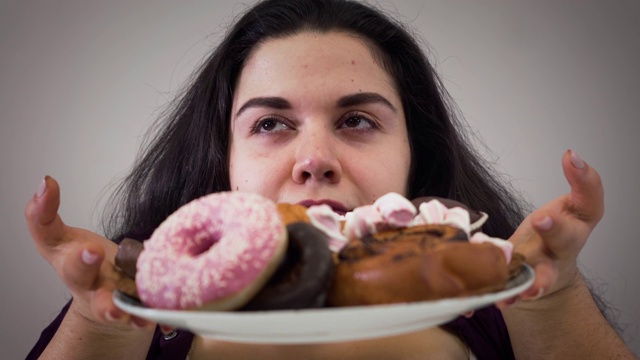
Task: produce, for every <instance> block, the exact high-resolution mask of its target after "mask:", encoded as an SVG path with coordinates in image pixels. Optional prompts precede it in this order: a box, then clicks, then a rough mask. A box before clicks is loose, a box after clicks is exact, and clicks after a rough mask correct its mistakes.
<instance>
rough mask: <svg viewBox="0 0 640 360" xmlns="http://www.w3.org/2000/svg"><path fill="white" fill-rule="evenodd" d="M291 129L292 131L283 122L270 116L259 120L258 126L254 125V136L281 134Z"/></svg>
mask: <svg viewBox="0 0 640 360" xmlns="http://www.w3.org/2000/svg"><path fill="white" fill-rule="evenodd" d="M289 129H291V127H290V126H289V125H287V124H285V123H284V121H283V120H281V119H278V118H275V117H272V116H270V117H265V118H262V119H260V120H258V122H256V124H255V125H254V127H253V131H252V132H253V133H254V134H259V133H263V134H264V133H274V132H280V131H285V130H289Z"/></svg>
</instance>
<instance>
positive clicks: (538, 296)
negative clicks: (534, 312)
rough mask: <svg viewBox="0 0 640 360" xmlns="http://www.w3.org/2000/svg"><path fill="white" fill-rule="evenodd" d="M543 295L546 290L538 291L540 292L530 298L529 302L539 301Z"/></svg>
mask: <svg viewBox="0 0 640 360" xmlns="http://www.w3.org/2000/svg"><path fill="white" fill-rule="evenodd" d="M542 295H544V288H540V289H538V292H537V293H536V294H535V295H533V296H532V297H530V298H529V300H532V301H533V300H538V299H540V298H541V297H542Z"/></svg>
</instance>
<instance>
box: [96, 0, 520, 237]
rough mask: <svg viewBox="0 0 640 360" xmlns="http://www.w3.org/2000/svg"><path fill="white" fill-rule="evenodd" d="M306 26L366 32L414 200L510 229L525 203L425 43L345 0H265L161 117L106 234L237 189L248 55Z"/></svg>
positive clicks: (504, 232)
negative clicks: (396, 100) (435, 202)
mask: <svg viewBox="0 0 640 360" xmlns="http://www.w3.org/2000/svg"><path fill="white" fill-rule="evenodd" d="M301 31H317V32H328V31H343V32H345V33H349V34H352V35H355V36H357V37H359V38H361V39H363V40H364V41H365V43H366V44H367V45H368V46H369V47H370V49H371V51H372V54H373V56H374V57H375V58H376V60H377V61H378V62H379V63H380V64H381V65H382V66H383V67H384V68H385V69H386V70H387V71H388V72H389V73H390V75H391V76H392V78H393V79H395V82H396V86H397V89H398V91H399V94H400V97H401V99H402V102H403V107H404V112H405V116H406V122H407V128H408V132H409V137H410V144H411V154H412V159H411V173H410V177H409V184H408V189H409V193H408V195H409V197H417V196H422V195H435V196H441V197H448V198H452V199H455V200H458V201H460V202H463V203H465V204H467V205H469V206H470V207H471V208H474V209H477V210H482V211H485V212H487V213H488V214H490V219H489V222H488V224H487V225H486V227H485V229H484V230H485V232H487V233H488V234H491V235H493V236H500V237H503V238H506V237H508V236H510V234H511V233H512V232H513V230H514V228H515V226H516V225H517V224H518V223H519V222H520V221H521V219H522V209H521V206H520V202H519V201H518V200H517V199H516V198H515V197H514V196H512V195H511V192H510V191H509V189H508V188H507V187H506V186H505V185H504V184H503V183H502V182H501V181H500V178H499V177H498V176H496V174H495V173H494V172H493V170H492V169H491V168H490V167H489V166H488V165H487V164H486V163H485V162H484V161H483V160H482V159H481V158H480V157H479V156H478V155H477V154H476V153H475V151H474V150H473V148H472V147H471V145H470V144H469V141H468V140H467V139H466V138H465V135H464V132H463V131H462V130H461V129H462V125H463V124H462V123H461V121H460V120H459V119H458V118H457V116H456V111H455V108H454V107H453V106H452V103H451V102H449V100H448V99H449V95H448V94H447V93H446V90H445V89H444V87H443V86H442V83H441V82H440V80H439V78H438V76H437V74H436V72H435V70H434V69H433V67H432V66H431V64H430V63H429V61H428V60H427V58H426V56H425V53H424V52H423V50H422V49H421V47H420V46H419V45H418V43H417V42H416V40H415V39H414V38H413V37H412V36H411V35H410V33H409V32H408V31H407V30H406V29H404V27H403V25H402V24H400V23H399V22H398V21H396V20H394V19H393V18H392V17H390V16H386V15H385V14H384V13H383V12H382V11H380V10H378V9H375V8H373V7H371V6H369V5H366V4H363V3H359V2H354V1H348V0H267V1H262V2H259V3H258V4H256V5H255V6H253V7H252V8H250V9H248V10H247V11H246V12H245V14H244V15H243V16H242V17H240V18H239V20H238V21H237V22H236V23H235V25H234V26H233V27H232V28H230V30H229V32H228V33H227V35H226V37H225V38H224V40H223V41H222V42H221V43H220V44H219V46H218V47H217V48H216V49H215V50H214V51H213V53H212V54H211V55H210V56H209V57H208V58H207V59H206V61H204V62H203V65H202V66H201V67H200V68H199V69H197V71H196V72H195V76H194V78H193V79H192V81H191V82H190V85H189V86H188V87H186V88H185V90H184V92H183V93H182V94H181V95H180V96H179V97H178V98H177V99H176V101H175V103H173V104H172V106H171V107H170V108H169V111H168V112H167V113H165V114H164V116H162V117H161V119H160V121H159V122H157V123H156V128H155V131H154V132H153V134H154V136H153V137H151V138H150V139H149V141H148V142H147V143H145V144H143V152H142V155H141V156H140V158H139V160H138V161H137V162H136V164H135V165H134V168H133V170H132V171H131V173H130V174H129V175H128V176H127V177H126V178H125V179H124V181H123V183H122V184H121V185H120V187H118V188H117V189H116V191H115V192H114V195H113V197H112V199H111V205H112V206H113V208H112V209H111V210H112V213H111V216H110V217H109V218H107V223H106V225H107V226H106V230H107V231H106V233H107V236H110V237H112V238H118V237H121V236H123V235H127V236H130V237H134V238H140V239H145V238H146V237H147V236H149V235H150V233H151V232H152V231H153V229H154V228H156V227H157V226H158V225H159V224H160V222H162V221H163V220H164V219H165V218H166V217H167V216H168V215H169V214H170V213H171V212H173V211H175V210H176V209H177V208H178V207H179V206H181V205H183V204H185V203H187V202H189V201H190V200H192V199H195V198H197V197H199V196H202V195H205V194H208V193H211V192H217V191H225V190H230V185H229V172H228V168H229V167H228V147H229V136H230V130H229V128H230V115H231V114H230V113H231V104H232V101H233V89H234V87H235V84H236V81H237V79H238V77H239V74H240V71H241V70H242V67H243V65H244V62H245V60H246V59H247V57H248V56H249V55H250V54H251V52H252V51H253V49H254V48H255V47H256V45H257V44H260V43H262V42H264V41H266V40H267V39H270V38H276V37H285V36H288V35H293V34H296V33H299V32H301Z"/></svg>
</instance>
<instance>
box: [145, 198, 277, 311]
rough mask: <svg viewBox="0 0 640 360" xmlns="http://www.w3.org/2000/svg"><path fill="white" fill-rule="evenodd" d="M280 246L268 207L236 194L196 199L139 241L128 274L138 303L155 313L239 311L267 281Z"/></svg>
mask: <svg viewBox="0 0 640 360" xmlns="http://www.w3.org/2000/svg"><path fill="white" fill-rule="evenodd" d="M286 247H287V231H286V227H285V226H284V224H283V223H282V221H281V219H280V216H279V214H278V210H277V207H276V204H275V203H274V202H272V201H270V200H268V199H266V198H264V197H262V196H259V195H256V194H248V193H241V192H223V193H216V194H210V195H207V196H203V197H201V198H199V199H196V200H193V201H192V202H190V203H188V204H186V205H184V206H182V207H181V208H179V209H178V210H177V211H176V212H174V213H173V214H171V215H170V216H169V217H168V218H167V219H166V220H165V221H164V222H163V223H162V224H160V226H159V227H158V228H157V229H156V230H155V231H154V233H153V234H152V235H151V238H150V239H149V240H147V241H145V242H144V249H143V250H142V252H141V253H140V256H139V258H138V261H137V273H136V286H137V288H138V294H139V296H140V300H141V301H142V303H144V304H145V305H147V306H150V307H153V308H160V309H203V310H232V309H236V308H239V307H241V306H243V305H244V304H245V303H247V302H248V301H249V300H250V299H251V298H252V297H253V296H254V295H255V294H256V293H257V292H258V291H259V290H260V289H261V288H262V286H263V285H264V284H265V283H266V282H267V281H268V280H269V278H270V277H271V275H272V274H273V273H274V271H275V270H276V268H277V266H278V264H279V263H280V261H281V259H282V258H283V256H284V254H285V251H286Z"/></svg>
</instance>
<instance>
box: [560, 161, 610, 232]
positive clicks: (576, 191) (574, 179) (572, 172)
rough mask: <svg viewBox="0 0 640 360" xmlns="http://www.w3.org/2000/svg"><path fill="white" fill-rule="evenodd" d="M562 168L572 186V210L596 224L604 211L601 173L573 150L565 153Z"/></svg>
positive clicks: (581, 217) (579, 216) (593, 224)
mask: <svg viewBox="0 0 640 360" xmlns="http://www.w3.org/2000/svg"><path fill="white" fill-rule="evenodd" d="M562 169H563V171H564V176H565V177H566V178H567V181H568V182H569V185H570V186H571V197H570V207H571V210H572V211H574V212H575V214H576V215H577V216H578V218H580V219H581V220H583V221H586V222H588V223H589V224H590V225H592V226H595V224H596V223H597V222H598V221H600V219H601V218H602V215H603V213H604V189H603V186H602V180H601V178H600V175H599V174H598V172H597V171H596V170H595V169H594V168H592V167H591V166H589V164H587V163H586V162H585V161H584V160H582V158H580V156H579V155H578V154H577V153H576V152H575V151H572V150H567V151H566V152H565V153H564V156H563V157H562Z"/></svg>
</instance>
